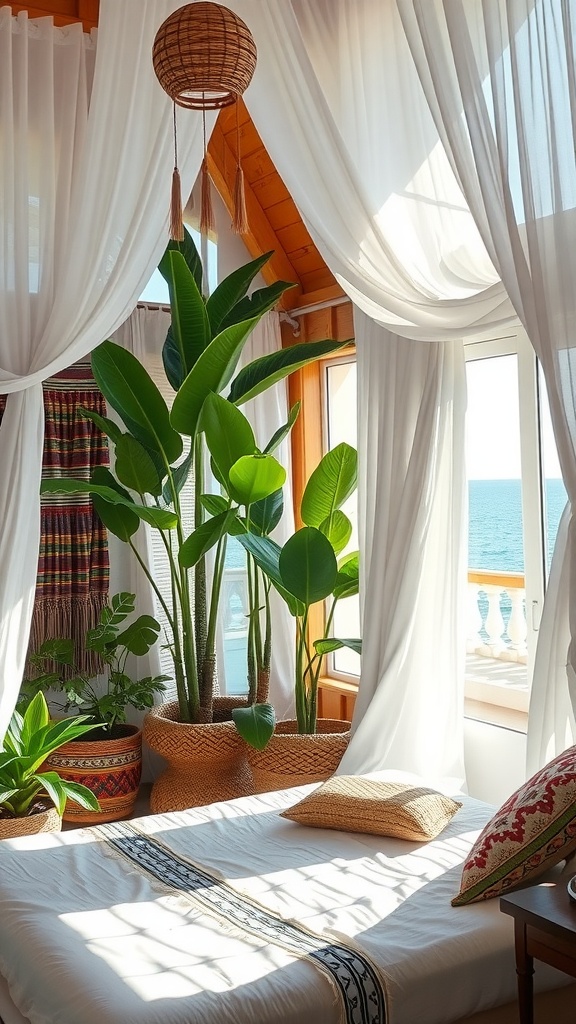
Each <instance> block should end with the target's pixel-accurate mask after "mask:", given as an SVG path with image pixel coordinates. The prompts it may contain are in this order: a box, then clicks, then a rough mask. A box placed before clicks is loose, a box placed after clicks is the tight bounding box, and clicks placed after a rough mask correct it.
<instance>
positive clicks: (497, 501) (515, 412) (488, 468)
mask: <svg viewBox="0 0 576 1024" xmlns="http://www.w3.org/2000/svg"><path fill="white" fill-rule="evenodd" d="M466 374H467V385H468V406H467V411H466V464H467V474H468V498H469V552H468V565H469V573H468V590H469V617H468V629H467V651H468V661H467V682H468V691H467V692H468V695H469V696H474V695H475V693H474V689H472V691H471V690H470V684H472V687H474V684H481V685H484V684H486V683H492V684H498V685H500V686H506V687H507V688H508V689H510V690H511V691H513V690H515V689H522V688H523V689H525V687H526V685H527V678H526V662H527V647H526V635H527V629H526V612H525V583H524V542H523V520H522V479H521V476H522V472H521V461H520V416H519V393H518V362H517V357H516V355H506V356H498V357H494V358H487V359H477V360H472V361H469V362H467V363H466ZM510 706H513V704H511V705H510Z"/></svg>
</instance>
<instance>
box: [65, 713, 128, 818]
mask: <svg viewBox="0 0 576 1024" xmlns="http://www.w3.org/2000/svg"><path fill="white" fill-rule="evenodd" d="M118 729H119V730H120V729H122V733H123V735H121V736H118V737H116V738H113V739H96V740H95V739H92V738H91V737H92V735H93V734H92V733H88V738H87V739H85V740H72V742H71V743H65V744H64V746H63V747H60V749H59V750H56V751H55V752H54V753H53V754H50V757H49V758H48V759H47V760H46V763H45V765H46V768H48V767H50V768H52V769H53V770H54V771H57V772H58V774H59V775H61V776H62V778H63V779H68V781H69V782H80V783H81V784H82V785H83V786H87V787H88V789H91V790H92V792H93V793H94V794H95V796H96V797H97V799H98V802H99V804H100V810H99V811H89V810H87V809H86V808H85V807H80V805H79V804H75V803H72V802H71V801H70V800H68V801H67V803H66V808H65V810H64V821H71V822H74V823H77V824H79V825H98V824H100V823H101V822H104V821H119V820H120V819H121V818H129V817H130V815H131V814H132V811H133V810H134V804H135V802H136V797H137V796H138V789H139V787H140V776H141V775H142V730H141V729H139V728H138V726H136V725H123V726H119V727H118Z"/></svg>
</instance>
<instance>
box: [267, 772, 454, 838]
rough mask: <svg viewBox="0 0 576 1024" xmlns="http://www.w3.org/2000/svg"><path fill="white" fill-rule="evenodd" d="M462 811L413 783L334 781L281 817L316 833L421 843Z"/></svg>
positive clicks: (357, 777) (358, 779) (345, 778)
mask: <svg viewBox="0 0 576 1024" xmlns="http://www.w3.org/2000/svg"><path fill="white" fill-rule="evenodd" d="M461 806H462V804H460V803H458V802H457V801H456V800H452V799H451V798H450V797H447V796H444V795H443V794H442V793H437V792H436V790H434V789H426V788H424V787H421V786H415V785H413V784H411V783H402V782H385V781H382V780H380V779H368V778H365V777H363V776H362V775H334V776H332V778H330V779H328V781H327V782H324V783H323V784H322V785H321V786H320V787H319V788H318V789H315V790H314V792H313V793H310V794H309V795H308V796H305V797H304V799H303V800H300V802H299V803H297V804H295V805H294V806H293V807H289V808H288V809H287V810H285V811H281V817H283V818H290V820H291V821H297V822H298V823H299V824H300V825H312V826H314V827H316V828H333V829H338V830H339V831H341V832H370V833H372V834H373V835H379V836H394V837H395V838H397V839H407V840H409V841H410V842H422V841H426V840H428V839H434V838H435V836H437V835H438V833H439V832H441V831H442V829H443V828H445V827H446V825H447V824H448V822H449V821H450V819H451V818H452V817H453V816H454V815H455V814H456V811H457V810H458V808H459V807H461Z"/></svg>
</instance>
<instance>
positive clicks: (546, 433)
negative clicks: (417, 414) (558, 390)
mask: <svg viewBox="0 0 576 1024" xmlns="http://www.w3.org/2000/svg"><path fill="white" fill-rule="evenodd" d="M467 379H468V407H467V412H466V462H467V475H468V479H470V480H511V479H518V478H519V477H520V476H521V472H520V425H519V413H518V375H517V364H516V357H515V356H500V357H498V358H496V359H477V360H474V361H473V362H468V363H467ZM541 384H542V392H541V393H543V402H542V407H543V408H542V442H543V455H544V476H545V477H546V478H547V479H549V478H551V477H560V476H561V475H562V474H561V472H560V466H559V464H558V456H557V453H556V445H555V442H554V435H553V433H552V424H551V421H550V412H549V408H548V400H547V396H546V392H545V388H544V383H543V380H542V378H541Z"/></svg>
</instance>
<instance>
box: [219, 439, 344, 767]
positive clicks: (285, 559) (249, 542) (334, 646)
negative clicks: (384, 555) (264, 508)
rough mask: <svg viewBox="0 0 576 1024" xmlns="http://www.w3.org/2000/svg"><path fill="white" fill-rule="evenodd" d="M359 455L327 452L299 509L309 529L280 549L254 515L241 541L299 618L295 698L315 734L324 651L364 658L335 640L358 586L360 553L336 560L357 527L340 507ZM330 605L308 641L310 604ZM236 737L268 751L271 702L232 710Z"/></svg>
mask: <svg viewBox="0 0 576 1024" xmlns="http://www.w3.org/2000/svg"><path fill="white" fill-rule="evenodd" d="M357 463H358V459H357V453H356V451H355V449H354V448H352V447H351V446H350V445H348V444H344V443H343V444H339V445H337V446H336V448H333V449H332V450H331V451H329V452H327V453H326V455H325V456H324V457H323V459H322V460H321V461H320V463H319V465H318V466H317V467H316V469H315V470H314V472H313V473H312V475H311V477H310V479H309V481H308V483H307V485H306V488H305V491H304V494H303V496H302V502H301V506H300V518H301V520H302V522H303V523H304V526H303V527H302V528H301V529H299V530H297V531H296V532H295V533H294V534H293V536H292V537H290V538H289V539H288V540H287V541H286V543H285V544H284V546H283V547H282V548H280V547H279V546H278V544H276V542H275V541H273V540H272V538H271V537H268V536H262V535H258V532H257V531H255V530H254V529H252V528H251V523H250V520H249V518H248V520H247V523H246V525H247V529H246V532H244V533H241V534H239V536H238V539H239V540H240V541H241V543H242V544H243V545H244V547H245V548H246V550H247V551H249V552H250V554H251V555H252V558H253V559H254V561H255V563H256V564H257V565H258V566H259V568H260V569H261V571H262V572H263V573H264V575H265V576H266V577H267V578H268V580H269V581H270V582H271V583H272V584H273V585H274V587H275V588H276V590H277V591H278V592H279V594H280V595H281V596H282V597H283V599H284V600H285V601H286V603H287V605H288V608H289V609H290V612H291V614H292V615H293V616H294V617H295V619H296V673H295V680H294V696H295V702H296V717H297V720H298V731H299V732H300V733H314V732H316V722H317V714H318V683H319V680H320V673H321V670H322V665H323V662H324V657H325V655H326V654H329V653H331V652H332V651H336V650H338V649H340V648H342V647H349V648H351V650H353V651H356V653H358V654H360V653H361V650H362V641H361V640H360V639H349V638H346V639H338V638H336V637H332V636H331V635H330V634H331V631H332V623H333V620H334V612H335V610H336V605H337V603H338V601H339V600H340V599H341V598H343V597H353V596H354V595H356V594H357V593H358V588H359V557H358V552H357V551H355V552H353V553H352V554H348V555H344V556H343V557H342V558H341V559H340V560H338V556H339V555H340V554H341V552H342V551H343V550H344V548H345V547H346V546H347V544H348V542H349V540H350V537H351V534H352V524H351V523H350V520H349V519H348V517H347V516H346V515H345V513H344V512H343V511H342V508H341V506H342V505H343V504H344V502H345V501H346V499H347V498H349V497H350V495H351V494H352V493H353V492H354V490H355V489H356V483H357V476H358V468H357ZM320 601H322V602H323V601H327V602H329V606H328V609H327V614H326V620H325V628H324V633H323V635H322V636H321V637H319V638H318V639H316V640H311V639H310V637H309V636H308V632H309V618H310V609H311V607H312V605H314V604H316V603H318V602H320ZM232 715H233V719H234V722H235V723H236V728H237V729H238V732H239V733H240V734H241V736H243V738H244V739H245V740H246V741H247V742H248V743H250V744H251V745H252V746H254V747H256V748H257V749H259V750H262V749H263V748H264V747H265V746H266V744H267V742H268V740H269V738H270V736H271V735H272V733H273V731H274V720H275V716H274V711H273V708H272V707H271V705H269V704H262V705H254V706H253V707H249V708H238V709H236V710H235V711H233V712H232Z"/></svg>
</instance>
